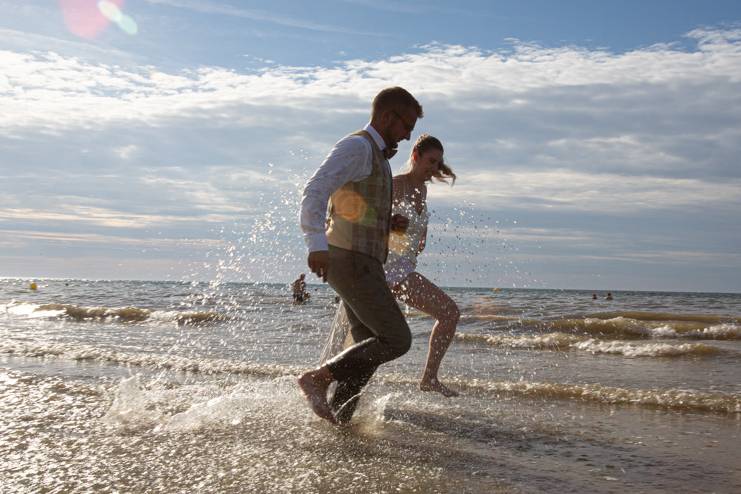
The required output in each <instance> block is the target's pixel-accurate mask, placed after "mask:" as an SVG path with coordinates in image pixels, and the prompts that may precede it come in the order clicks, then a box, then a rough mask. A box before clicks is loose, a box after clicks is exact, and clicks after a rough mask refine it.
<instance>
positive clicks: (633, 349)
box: [455, 332, 730, 357]
mask: <svg viewBox="0 0 741 494" xmlns="http://www.w3.org/2000/svg"><path fill="white" fill-rule="evenodd" d="M455 337H456V339H457V340H459V341H461V342H464V343H483V344H486V345H491V346H494V347H502V348H512V349H535V350H556V351H567V350H581V351H587V352H590V353H593V354H597V353H603V354H612V355H624V356H626V357H685V356H688V357H692V356H696V357H710V356H715V355H720V354H726V353H730V350H724V349H721V348H717V347H714V346H710V345H705V344H702V343H684V344H679V345H673V344H669V343H640V344H636V343H626V342H624V341H621V340H609V341H601V340H597V339H594V338H589V337H587V336H580V335H573V334H567V333H547V334H543V335H523V336H505V335H485V334H472V333H460V332H459V333H456V335H455Z"/></svg>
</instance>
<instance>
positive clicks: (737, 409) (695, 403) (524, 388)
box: [450, 379, 741, 414]
mask: <svg viewBox="0 0 741 494" xmlns="http://www.w3.org/2000/svg"><path fill="white" fill-rule="evenodd" d="M450 384H452V385H454V386H456V387H457V388H459V389H461V390H463V391H469V392H474V393H476V392H479V393H495V394H504V395H514V396H523V397H527V398H535V399H550V400H577V401H586V402H593V403H600V404H607V405H638V406H642V407H649V408H661V409H668V410H676V411H693V412H712V413H734V414H738V413H741V395H738V394H729V393H705V392H701V391H692V390H681V389H665V390H661V389H627V388H615V387H610V386H602V385H599V384H562V383H544V382H540V383H539V382H526V381H525V382H523V381H517V382H490V381H479V380H471V381H469V380H461V379H452V380H450Z"/></svg>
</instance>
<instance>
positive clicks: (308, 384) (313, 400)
mask: <svg viewBox="0 0 741 494" xmlns="http://www.w3.org/2000/svg"><path fill="white" fill-rule="evenodd" d="M331 377H332V376H331V374H330V376H329V379H327V377H326V376H325V375H324V373H323V372H322V369H317V370H314V371H309V372H307V373H305V374H304V375H302V376H301V377H299V378H298V386H299V387H300V388H301V392H303V393H304V397H305V398H306V401H308V402H309V406H311V409H312V410H313V411H314V413H315V414H317V415H318V416H319V417H321V418H323V419H324V420H328V421H329V422H331V423H333V424H336V423H337V419H336V418H335V417H334V415H333V414H332V409H331V408H329V403H327V388H328V387H329V384H330V383H331V382H332V380H331Z"/></svg>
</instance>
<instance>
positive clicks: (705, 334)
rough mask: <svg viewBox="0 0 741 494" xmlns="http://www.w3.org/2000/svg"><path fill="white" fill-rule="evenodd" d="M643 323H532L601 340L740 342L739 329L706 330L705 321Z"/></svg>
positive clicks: (731, 325)
mask: <svg viewBox="0 0 741 494" xmlns="http://www.w3.org/2000/svg"><path fill="white" fill-rule="evenodd" d="M662 322H663V324H662V323H658V322H655V321H645V320H637V319H630V318H626V317H623V316H618V317H615V318H612V319H601V318H594V317H587V318H584V319H558V320H555V321H546V322H535V323H531V324H530V325H531V326H533V327H535V328H536V329H540V330H546V331H556V332H568V333H585V334H589V335H591V336H592V337H596V338H600V339H627V340H631V339H650V338H686V339H707V340H739V339H741V327H739V326H738V325H737V324H735V323H730V322H727V323H721V324H717V325H714V326H710V327H708V326H707V324H706V323H704V322H692V321H668V322H667V321H662Z"/></svg>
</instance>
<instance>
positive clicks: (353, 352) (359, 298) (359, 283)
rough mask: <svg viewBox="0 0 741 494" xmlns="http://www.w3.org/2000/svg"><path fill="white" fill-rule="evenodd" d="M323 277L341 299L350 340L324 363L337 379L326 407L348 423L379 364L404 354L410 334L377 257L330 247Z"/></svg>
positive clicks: (409, 340) (409, 341)
mask: <svg viewBox="0 0 741 494" xmlns="http://www.w3.org/2000/svg"><path fill="white" fill-rule="evenodd" d="M327 281H328V282H329V285H330V286H331V287H332V288H334V290H335V291H336V292H337V294H338V295H339V296H340V298H342V301H343V302H344V303H343V304H342V305H343V306H344V309H345V310H346V313H347V318H348V320H349V321H350V328H351V329H350V331H351V333H352V336H353V341H354V342H355V343H354V344H353V345H352V346H350V347H349V348H347V349H345V350H344V351H342V352H341V353H340V354H338V355H336V356H335V357H333V358H332V359H330V360H329V361H328V362H327V366H328V367H329V370H330V372H331V373H332V376H333V377H334V379H335V380H336V381H337V388H336V390H335V392H334V395H333V396H332V398H331V400H330V406H331V407H332V409H333V411H335V412H338V411H339V413H337V419H338V420H339V421H340V422H347V421H349V420H350V418H352V414H353V413H354V411H355V407H356V406H357V401H358V398H359V396H358V395H359V393H360V392H361V391H362V389H363V387H364V386H365V385H366V384H367V383H368V381H369V380H370V378H371V377H372V376H373V373H374V372H375V371H376V369H377V368H378V366H379V365H381V364H383V363H385V362H389V361H391V360H394V359H395V358H398V357H401V356H402V355H404V354H405V353H406V352H407V351H408V350H409V347H410V346H411V344H412V335H411V332H410V331H409V326H408V325H407V322H406V319H405V318H404V314H402V312H401V309H399V305H398V304H397V303H396V299H395V298H394V295H393V294H392V293H391V290H390V289H389V287H388V284H387V283H386V275H385V273H384V271H383V265H382V264H381V263H380V261H378V259H375V258H373V257H370V256H368V255H365V254H361V253H359V252H354V251H351V250H345V249H341V248H339V247H334V246H332V245H330V246H329V273H328V277H327Z"/></svg>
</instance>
